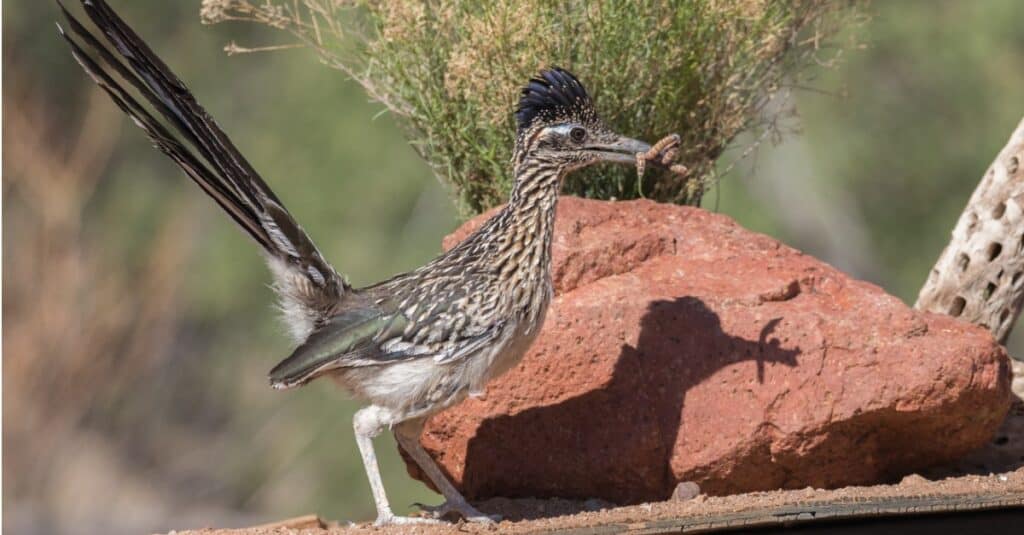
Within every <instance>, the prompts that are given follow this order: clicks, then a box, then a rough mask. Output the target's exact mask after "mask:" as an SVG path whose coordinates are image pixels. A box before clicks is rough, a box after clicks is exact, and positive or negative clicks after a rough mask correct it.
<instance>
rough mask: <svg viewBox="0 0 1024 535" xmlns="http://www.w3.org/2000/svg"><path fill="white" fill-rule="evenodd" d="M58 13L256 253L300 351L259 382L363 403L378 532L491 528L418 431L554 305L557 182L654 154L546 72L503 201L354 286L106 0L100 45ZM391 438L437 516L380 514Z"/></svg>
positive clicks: (98, 15)
mask: <svg viewBox="0 0 1024 535" xmlns="http://www.w3.org/2000/svg"><path fill="white" fill-rule="evenodd" d="M58 4H59V7H60V10H61V12H62V13H63V16H64V18H65V20H66V21H67V29H65V28H64V27H63V26H62V25H61V24H60V23H58V25H57V27H58V32H59V34H60V36H62V37H63V38H64V39H65V40H66V41H67V44H68V45H69V46H70V50H71V53H72V55H73V57H74V59H75V60H77V62H78V63H79V64H80V65H81V67H82V68H83V69H84V70H85V72H86V73H87V74H88V75H89V76H90V77H91V78H92V79H93V81H94V82H95V83H96V84H97V85H98V86H99V87H100V88H101V89H102V90H103V91H105V92H106V93H107V95H108V96H109V97H110V99H111V100H113V102H114V104H116V105H117V106H118V107H119V108H120V109H121V110H123V111H124V112H125V113H126V114H127V115H128V116H129V117H130V118H131V119H132V120H133V121H134V122H135V124H136V125H138V126H139V127H140V128H141V129H142V130H143V131H144V132H145V134H146V135H147V136H148V137H149V139H150V140H151V141H152V143H153V145H154V146H155V147H156V148H157V149H159V150H160V151H162V152H163V153H164V154H166V155H167V156H168V157H170V158H171V159H172V160H173V161H174V162H175V163H176V164H177V165H178V166H179V167H180V168H181V170H183V171H184V173H185V174H186V175H187V176H188V177H189V178H191V179H192V181H194V182H195V183H196V184H197V185H198V186H199V187H200V188H201V189H202V190H203V191H204V192H206V194H207V195H209V196H210V197H212V198H213V200H214V201H215V202H216V203H217V204H218V205H219V206H220V207H221V208H222V209H223V210H224V211H225V212H227V214H228V215H229V216H230V217H231V218H232V219H233V220H234V221H235V222H236V223H237V224H238V225H239V226H240V227H241V228H242V230H244V231H245V232H246V233H247V234H249V236H251V237H252V238H253V239H254V240H255V241H256V242H257V244H258V245H259V246H260V247H261V248H262V252H263V254H264V256H265V258H266V263H267V265H268V266H269V270H270V273H271V276H272V279H273V284H272V287H273V289H274V291H275V293H276V296H277V299H278V301H279V306H280V309H281V311H282V315H283V320H284V323H285V324H286V326H287V328H288V331H289V332H290V334H291V336H292V338H293V339H294V342H295V344H297V345H296V348H295V350H294V351H293V352H292V353H291V354H290V355H289V356H288V357H287V358H285V359H284V360H283V361H281V362H280V363H279V364H278V365H276V366H275V367H274V368H273V369H272V370H271V371H270V373H269V380H270V384H271V386H272V387H273V388H275V389H289V388H293V387H298V386H302V385H305V384H307V383H309V382H310V381H312V380H314V379H316V378H319V377H330V378H332V379H333V380H334V381H336V382H337V383H339V384H340V385H341V387H343V388H344V389H345V390H347V391H348V392H349V393H350V394H351V395H352V396H353V397H355V398H356V399H358V400H360V401H361V402H363V403H364V404H365V405H364V406H363V407H362V408H361V409H360V410H358V411H357V412H356V413H355V415H354V417H353V422H352V425H353V430H354V433H355V438H356V444H357V447H358V450H359V453H360V456H361V457H362V461H363V465H364V468H365V470H366V474H367V478H368V479H369V483H370V489H371V492H372V494H373V499H374V503H375V505H376V509H377V517H376V522H375V523H376V524H377V525H389V524H412V523H420V522H441V521H443V519H445V518H447V517H448V516H449V515H455V516H461V517H462V518H463V519H464V520H466V521H470V522H481V523H490V522H494V521H495V520H496V518H494V517H490V516H488V515H486V514H484V513H482V512H480V511H479V510H477V509H476V508H475V507H474V506H472V505H471V504H470V503H469V502H468V501H467V500H466V499H465V498H464V497H463V495H462V494H461V493H460V492H459V491H458V490H457V489H456V488H455V486H454V485H453V484H452V483H451V482H450V481H449V480H448V479H447V478H446V477H445V475H444V474H443V473H442V472H441V470H440V469H439V468H438V466H437V464H436V463H435V462H434V460H433V459H432V458H431V457H430V456H429V455H428V454H427V452H426V451H425V450H424V449H423V447H422V446H421V445H420V442H419V437H420V434H421V432H422V430H423V426H424V423H425V421H426V419H427V417H429V416H430V415H432V414H434V413H437V412H438V411H440V410H442V409H445V408H447V407H450V406H452V405H455V404H457V403H459V402H461V401H462V400H463V399H465V398H466V397H467V396H472V395H477V394H480V393H482V392H483V391H484V389H485V386H486V385H487V383H488V382H489V381H490V380H492V379H494V378H495V377H498V376H499V375H501V374H502V373H504V372H506V371H508V370H509V369H511V368H512V367H513V366H515V365H516V363H518V362H519V361H520V359H521V358H522V357H523V355H524V353H525V352H526V350H527V349H528V348H529V346H530V344H531V343H532V342H533V340H534V339H535V338H536V337H537V334H538V332H539V331H540V328H541V325H542V324H543V322H544V317H545V313H546V311H547V309H548V304H549V303H550V302H551V299H552V293H553V290H552V281H551V242H552V233H553V230H554V222H555V214H556V205H557V203H558V197H559V191H560V187H561V185H562V182H563V180H564V179H565V177H566V175H568V174H569V173H571V172H574V171H577V170H579V169H582V168H584V167H588V166H591V165H593V164H597V163H602V162H608V163H616V164H635V163H636V161H637V158H638V154H640V153H647V152H648V151H651V150H652V149H651V145H650V144H648V143H645V142H643V141H640V140H637V139H632V138H629V137H626V136H623V135H620V134H618V133H616V132H615V131H614V130H613V129H611V128H610V127H609V126H608V125H607V124H606V123H605V122H604V121H603V120H602V119H601V117H600V116H599V115H598V113H597V111H596V108H595V104H594V100H593V99H592V98H591V95H590V94H589V93H588V92H587V90H586V89H585V88H584V86H583V84H582V83H581V82H580V81H579V80H578V79H577V78H576V76H574V75H573V74H571V73H570V72H569V71H567V70H565V69H562V68H559V67H550V68H546V69H542V70H540V71H539V72H538V74H536V75H534V76H533V77H531V78H530V79H529V80H528V81H527V82H526V83H525V85H524V86H523V87H522V89H521V94H520V96H519V100H518V105H517V106H516V107H515V109H514V110H513V114H514V119H515V124H516V133H515V137H514V150H513V157H512V161H511V166H512V168H513V172H514V182H513V186H512V189H511V193H510V195H509V200H508V203H507V204H505V206H504V207H503V208H501V209H500V210H499V211H498V212H497V213H496V214H495V215H494V216H492V217H491V218H490V219H488V220H487V221H486V222H485V223H484V224H483V225H482V226H481V227H479V229H478V230H476V231H475V232H473V233H472V234H470V235H469V236H468V237H466V238H465V239H464V240H463V241H462V242H461V243H459V244H458V245H456V246H455V247H454V248H452V249H450V250H448V251H447V252H445V253H443V254H440V255H439V256H437V257H436V258H434V259H433V260H431V261H429V262H427V263H426V264H424V265H423V266H422V267H420V268H418V269H414V270H412V271H409V272H407V273H402V274H399V275H396V276H394V277H391V278H390V279H387V280H384V281H382V282H379V283H376V284H373V285H370V286H367V287H362V288H356V287H354V286H352V285H351V284H350V283H349V282H348V280H347V279H346V278H345V277H344V276H343V275H342V274H340V273H339V272H338V271H337V270H336V269H335V268H334V267H333V266H332V265H331V264H330V263H329V262H328V261H327V260H325V259H324V257H323V255H322V254H321V253H320V250H319V249H318V248H317V247H316V245H314V243H313V240H312V239H311V238H310V236H309V235H308V234H307V233H306V232H305V231H304V230H303V229H302V227H301V226H300V225H299V223H298V222H297V221H296V219H295V218H294V217H293V216H292V214H291V213H290V212H289V211H288V210H287V209H286V208H285V207H284V205H283V204H282V202H281V200H280V199H279V198H278V197H277V195H275V194H274V192H273V191H272V190H271V189H270V187H269V186H268V185H267V183H266V182H265V181H264V180H263V178H262V177H261V176H260V175H259V174H258V173H257V172H256V171H255V169H253V167H252V166H251V165H250V164H249V162H248V161H247V160H246V159H245V157H243V156H242V154H241V153H240V152H239V151H238V149H237V148H235V146H234V144H233V143H232V142H231V140H230V139H229V138H228V136H227V135H226V134H225V133H224V132H223V130H221V128H220V127H219V126H218V125H217V123H216V122H215V121H214V120H213V118H212V117H211V116H210V115H209V114H208V113H207V112H206V111H205V110H204V108H203V107H202V106H200V104H199V103H198V102H197V101H196V99H195V97H194V96H193V95H192V93H191V92H190V91H189V89H188V88H187V87H186V86H185V84H184V83H183V82H182V81H181V80H180V79H179V78H178V76H177V75H175V74H174V72H172V71H171V69H170V68H169V67H168V66H167V65H166V64H165V63H164V62H163V61H162V60H161V59H160V58H159V57H158V56H157V55H156V54H155V53H154V52H153V51H152V50H151V49H150V47H149V46H148V45H147V44H146V43H145V42H144V41H143V40H142V39H141V38H140V37H139V36H138V35H137V34H136V33H135V31H134V30H132V28H131V27H129V26H128V24H127V23H125V22H124V20H122V18H121V17H120V16H119V15H118V14H117V13H116V12H115V11H114V10H113V9H112V8H111V7H110V6H109V5H108V4H107V2H105V1H103V0H82V2H81V4H82V8H83V10H84V12H85V13H86V15H87V16H88V18H89V19H90V20H91V21H92V24H93V25H94V26H95V27H96V28H97V29H98V30H99V32H100V34H101V35H102V37H103V38H104V39H105V41H106V43H107V44H104V43H103V42H101V40H100V39H99V38H97V37H96V36H95V35H94V34H93V33H91V32H90V30H89V29H87V28H86V27H85V26H84V25H83V24H82V23H81V22H79V21H78V20H77V19H76V18H75V17H74V16H73V15H72V14H71V13H69V12H68V10H67V9H66V8H65V7H64V5H63V4H60V2H59V0H58ZM86 49H89V50H91V54H90V53H89V52H87V51H86ZM115 75H116V76H117V77H118V78H120V80H121V81H118V79H117V78H115ZM133 93H134V94H137V95H138V96H139V97H141V100H140V98H138V97H137V96H133ZM161 118H162V119H161ZM389 428H390V429H391V431H392V432H393V433H394V435H395V438H396V440H397V442H398V444H399V445H400V447H401V448H402V449H403V450H404V451H405V452H406V453H407V454H408V455H409V456H410V457H411V458H412V460H413V461H415V463H416V464H417V465H418V466H419V467H420V468H421V469H422V470H423V472H424V473H425V474H426V475H427V477H429V478H430V480H431V481H432V482H433V483H434V486H435V488H436V489H437V490H439V491H440V492H441V494H442V495H443V496H444V499H445V501H444V503H443V504H441V505H440V506H434V507H428V506H421V507H422V508H423V509H424V511H423V513H424V515H423V516H397V515H395V514H394V512H393V511H392V508H391V506H390V504H389V502H388V498H387V495H386V493H385V491H384V485H383V483H382V481H381V477H380V472H379V469H378V465H377V460H376V455H375V453H374V449H373V443H372V439H373V438H374V437H376V436H378V435H379V434H380V433H382V432H383V431H384V430H385V429H389Z"/></svg>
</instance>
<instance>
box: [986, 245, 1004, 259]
mask: <svg viewBox="0 0 1024 535" xmlns="http://www.w3.org/2000/svg"><path fill="white" fill-rule="evenodd" d="M1002 252H1003V244H1001V243H999V242H992V243H990V244H988V261H989V262H991V261H993V260H995V259H996V258H999V253H1002Z"/></svg>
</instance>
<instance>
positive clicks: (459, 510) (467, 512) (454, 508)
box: [413, 500, 501, 524]
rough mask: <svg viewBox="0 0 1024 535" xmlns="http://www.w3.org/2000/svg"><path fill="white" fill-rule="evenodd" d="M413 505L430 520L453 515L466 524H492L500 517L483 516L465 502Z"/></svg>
mask: <svg viewBox="0 0 1024 535" xmlns="http://www.w3.org/2000/svg"><path fill="white" fill-rule="evenodd" d="M413 505H415V506H416V507H417V508H419V510H420V511H423V512H424V513H426V514H427V515H428V516H427V518H429V519H432V520H435V519H442V518H445V517H447V516H449V515H452V514H455V515H458V516H460V517H462V518H463V519H464V520H465V521H466V522H476V523H480V524H493V523H495V522H500V521H501V516H499V515H487V514H484V513H482V512H480V511H479V510H477V508H475V507H473V506H472V505H470V504H469V502H466V501H460V502H451V501H447V500H446V501H445V502H444V503H442V504H441V505H424V504H422V503H414V504H413Z"/></svg>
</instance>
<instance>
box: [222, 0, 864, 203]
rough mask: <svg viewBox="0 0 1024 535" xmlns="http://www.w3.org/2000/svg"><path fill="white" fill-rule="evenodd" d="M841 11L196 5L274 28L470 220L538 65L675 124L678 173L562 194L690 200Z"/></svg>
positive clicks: (686, 6)
mask: <svg viewBox="0 0 1024 535" xmlns="http://www.w3.org/2000/svg"><path fill="white" fill-rule="evenodd" d="M854 11H855V9H854V8H851V7H850V6H849V5H848V4H845V3H840V2H836V1H831V0H802V1H801V0H794V1H773V0H731V1H729V0H683V1H676V2H671V1H662V2H658V1H643V2H623V1H618V0H599V1H591V2H585V1H514V0H491V1H484V2H480V1H473V0H438V1H433V2H420V1H414V0H393V1H385V0H204V2H203V10H202V14H203V20H204V22H208V23H215V22H220V21H225V20H245V21H255V22H260V23H263V24H268V25H270V26H273V27H275V28H279V29H282V30H286V31H288V32H290V33H291V34H293V35H294V36H295V37H297V38H298V40H299V41H300V42H301V43H302V44H304V45H307V46H309V47H310V48H312V49H313V50H315V51H316V52H317V54H318V55H319V58H320V59H321V60H322V61H323V62H324V63H325V64H327V65H329V66H331V67H334V68H337V69H339V70H341V71H342V72H344V73H346V74H347V75H349V76H351V77H352V78H354V79H355V80H356V81H358V82H359V83H360V84H361V85H362V86H363V87H364V88H365V89H366V91H367V93H368V94H369V95H370V97H371V98H374V99H376V100H378V101H380V102H381V103H382V104H384V106H386V107H387V109H388V110H390V111H391V112H392V113H393V114H395V115H396V116H397V118H398V120H399V122H400V124H402V126H403V127H404V128H405V129H406V131H407V133H408V136H409V139H410V142H411V143H412V145H413V146H414V147H415V148H416V150H417V151H418V152H419V154H420V155H421V156H422V157H423V158H424V159H425V160H426V161H427V162H429V163H430V165H431V166H432V167H433V169H434V172H435V173H436V175H437V176H438V178H439V179H440V180H441V181H442V182H443V183H445V184H447V185H449V186H450V188H451V191H452V192H453V195H454V197H455V199H456V200H457V202H458V204H459V207H460V210H461V211H462V213H463V214H464V215H469V214H473V213H478V212H480V211H483V210H485V209H487V208H489V207H491V206H494V205H496V204H499V203H501V202H503V201H504V200H505V197H506V194H507V192H508V190H509V188H510V186H511V181H512V176H511V166H510V165H509V160H510V157H511V150H512V146H511V145H512V140H513V136H514V131H515V125H514V121H513V118H512V113H511V112H512V110H513V108H514V106H515V103H516V101H517V96H518V91H519V88H520V87H521V86H522V85H523V83H524V82H525V81H526V80H527V79H528V78H529V77H530V76H532V75H533V74H535V73H536V72H537V71H538V70H539V69H541V68H543V67H546V66H550V65H559V66H563V67H565V68H567V69H569V70H571V71H573V72H575V73H576V74H577V75H578V76H579V77H580V78H581V80H583V82H584V84H585V85H586V86H587V87H588V89H589V90H590V92H591V93H592V94H593V95H594V96H595V99H596V102H597V106H598V108H599V110H600V112H601V114H602V115H603V116H604V118H605V119H606V120H607V121H608V123H609V124H610V125H611V126H612V127H613V128H615V129H617V130H618V131H621V132H623V133H627V134H629V135H633V136H636V137H640V138H644V139H648V140H654V139H657V138H660V137H661V136H663V135H665V134H668V133H671V132H678V133H679V134H680V135H681V136H682V139H683V146H682V150H681V151H680V157H679V160H680V162H681V163H683V164H684V165H686V166H687V167H689V168H690V169H691V173H690V174H689V176H688V177H686V178H679V177H675V176H673V175H670V174H667V173H664V174H663V173H654V172H649V173H648V174H647V175H646V176H645V178H644V180H643V183H641V184H638V183H637V176H636V173H635V172H634V170H632V169H626V168H608V167H605V168H600V169H596V170H592V171H589V172H587V173H582V174H579V175H576V176H574V177H573V178H571V179H570V180H569V182H568V183H567V184H566V188H565V189H566V191H567V192H568V193H572V194H576V195H580V196H585V197H592V198H603V199H607V198H619V199H629V198H636V197H639V196H645V197H649V198H652V199H655V200H659V201H665V202H674V203H690V204H696V203H699V202H700V197H701V194H702V193H703V191H704V190H705V189H706V188H707V186H708V185H709V184H711V183H712V182H713V181H714V180H715V179H716V177H717V174H716V170H715V165H714V164H715V162H716V160H717V159H718V158H719V156H720V155H721V154H722V152H723V150H724V149H725V147H726V146H727V145H729V143H730V142H731V141H732V140H733V139H734V138H735V137H736V136H737V135H738V134H739V133H741V132H744V131H748V130H761V131H767V130H766V129H769V128H770V127H771V125H773V124H774V121H775V119H776V117H777V116H778V114H780V113H783V112H784V111H785V108H784V107H783V106H776V105H772V106H768V104H769V103H770V102H772V101H773V99H776V98H778V97H779V96H780V95H784V94H785V91H786V88H787V87H792V86H794V85H796V84H798V83H800V82H801V80H802V78H803V77H804V74H805V73H806V70H805V67H807V66H810V65H814V64H823V63H827V62H830V61H832V60H834V59H835V58H836V57H837V55H838V53H839V48H837V47H836V46H835V44H834V42H833V41H834V37H835V35H836V32H837V31H838V29H839V28H840V26H841V24H842V23H843V22H844V21H845V20H848V18H849V17H850V16H852V14H853V13H854ZM268 48H274V47H268ZM264 49H265V48H264ZM252 50H260V49H258V48H257V49H250V48H242V47H239V46H237V45H234V44H231V45H229V46H228V51H229V52H242V51H252ZM755 139H760V136H755ZM755 143H756V141H755Z"/></svg>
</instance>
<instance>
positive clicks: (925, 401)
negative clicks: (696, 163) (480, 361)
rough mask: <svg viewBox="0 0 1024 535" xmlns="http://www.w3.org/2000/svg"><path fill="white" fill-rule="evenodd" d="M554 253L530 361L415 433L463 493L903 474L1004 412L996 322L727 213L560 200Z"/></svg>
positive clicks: (726, 489)
mask: <svg viewBox="0 0 1024 535" xmlns="http://www.w3.org/2000/svg"><path fill="white" fill-rule="evenodd" d="M489 215H490V214H485V215H483V216H480V217H477V218H475V219H473V220H471V221H469V222H467V223H466V224H465V225H463V227H462V228H460V229H459V230H457V231H456V232H455V233H454V234H453V235H451V236H449V237H448V238H447V239H446V240H445V246H446V247H451V246H453V245H454V244H456V243H458V241H459V240H460V239H462V238H463V237H465V236H466V235H467V234H468V233H469V232H471V231H472V230H473V229H475V228H477V227H478V226H479V225H480V224H481V223H482V222H483V221H484V220H485V219H486V217H488V216H489ZM553 258H554V260H553V262H554V265H553V281H554V286H555V292H556V297H555V299H554V301H553V302H552V304H551V308H550V310H549V312H548V315H547V320H546V323H545V325H544V328H543V330H542V332H541V334H540V336H539V337H538V339H537V341H536V343H535V344H534V345H533V346H532V348H531V349H530V351H529V352H528V354H527V355H526V357H525V358H524V359H523V361H522V363H520V364H519V366H517V367H516V368H514V369H513V370H512V371H510V372H509V373H507V374H506V375H504V376H502V377H500V378H498V379H497V380H495V381H493V382H492V383H491V384H490V385H489V386H488V388H487V392H486V394H485V395H484V397H483V398H479V399H472V398H471V399H468V400H467V401H465V402H464V403H462V404H460V405H457V406H455V407H453V408H451V409H448V410H447V411H444V412H442V413H440V414H437V415H435V416H434V417H432V418H431V419H430V421H429V422H428V424H427V427H426V430H425V432H424V433H423V436H422V438H421V441H422V443H423V445H424V447H425V448H426V449H427V450H428V451H429V452H430V454H431V455H432V456H433V457H434V458H435V459H436V460H437V461H438V462H439V464H440V465H441V467H442V468H443V470H444V471H445V472H446V473H447V474H448V475H449V476H450V478H451V479H452V480H453V482H454V483H455V485H456V486H457V487H459V488H460V489H461V490H462V491H463V492H464V493H465V494H466V496H467V497H468V498H470V499H482V498H487V497H492V496H506V497H527V496H532V497H555V496H557V497H564V498H579V499H587V498H599V499H604V500H609V501H612V502H617V503H637V502H643V501H652V500H664V499H667V498H668V497H669V496H671V494H672V492H673V490H674V489H675V488H676V486H677V485H678V484H679V483H681V482H686V481H692V482H695V483H696V484H697V485H699V487H700V489H701V490H702V491H703V492H704V493H707V494H712V495H723V494H732V493H739V492H747V491H756V490H768V489H778V488H802V487H807V486H812V487H817V488H835V487H841V486H844V485H857V484H870V483H878V482H893V481H899V478H900V477H901V476H903V475H905V474H909V473H913V472H914V471H917V470H920V469H923V468H926V467H928V466H932V465H935V464H938V463H944V462H949V461H951V460H954V459H957V458H959V457H961V456H963V455H964V454H966V453H967V452H969V451H971V450H972V449H974V448H977V447H979V446H981V445H983V444H984V443H985V442H986V441H987V440H988V439H989V438H990V437H991V436H992V434H993V432H994V431H995V430H996V428H997V427H998V426H999V424H1000V422H1002V420H1003V417H1004V416H1005V414H1006V411H1007V408H1008V407H1009V402H1010V375H1009V371H1008V362H1007V356H1006V353H1005V350H1004V349H1003V348H1002V346H1000V345H999V344H997V343H996V342H995V340H994V339H993V338H992V336H991V335H990V334H989V333H988V332H987V331H985V330H984V329H981V328H978V327H974V326H971V325H968V324H965V323H961V322H959V321H957V320H955V319H952V318H950V317H946V316H941V315H935V314H929V313H920V312H917V311H914V310H912V309H910V308H909V307H907V306H906V305H905V304H904V303H902V302H901V301H900V300H899V299H897V298H895V297H893V296H891V295H888V294H886V293H885V292H884V291H882V290H881V289H880V288H878V287H877V286H874V285H872V284H869V283H866V282H861V281H857V280H854V279H851V278H850V277H848V276H846V275H844V274H843V273H841V272H839V271H837V270H836V269H834V268H832V267H831V266H829V265H827V264H825V263H823V262H821V261H818V260H816V259H814V258H812V257H810V256H807V255H804V254H802V253H800V252H799V251H797V250H795V249H792V248H790V247H787V246H785V245H783V244H781V243H779V242H778V241H776V240H774V239H771V238H769V237H767V236H764V235H761V234H757V233H754V232H750V231H748V230H745V229H743V228H742V227H740V226H739V225H738V224H736V223H735V222H733V221H732V220H731V219H729V218H728V217H726V216H723V215H718V214H713V213H709V212H707V211H704V210H701V209H697V208H689V207H680V206H671V205H663V204H657V203H653V202H649V201H628V202H603V201H589V200H582V199H577V198H571V197H564V198H562V199H561V200H560V202H559V207H558V219H557V223H556V227H555V242H554V250H553ZM407 461H408V459H407ZM407 465H408V466H409V470H410V473H411V474H412V475H413V476H414V477H417V478H419V479H421V480H425V477H424V476H423V474H421V473H420V472H419V470H418V469H417V468H416V467H415V466H413V465H411V464H409V463H408V462H407Z"/></svg>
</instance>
